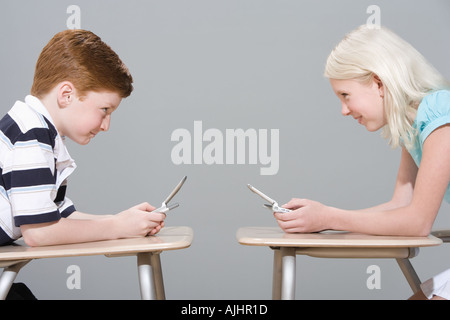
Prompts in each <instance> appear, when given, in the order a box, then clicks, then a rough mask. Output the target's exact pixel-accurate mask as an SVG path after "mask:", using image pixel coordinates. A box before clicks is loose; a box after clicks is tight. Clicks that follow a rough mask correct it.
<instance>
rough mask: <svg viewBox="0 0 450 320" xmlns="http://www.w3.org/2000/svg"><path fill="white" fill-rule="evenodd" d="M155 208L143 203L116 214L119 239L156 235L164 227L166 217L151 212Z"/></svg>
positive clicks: (162, 214)
mask: <svg viewBox="0 0 450 320" xmlns="http://www.w3.org/2000/svg"><path fill="white" fill-rule="evenodd" d="M155 209H156V208H155V207H153V206H152V205H150V204H148V203H146V202H144V203H141V204H139V205H137V206H134V207H132V208H130V209H128V210H125V211H122V212H120V213H118V214H117V215H116V216H115V217H116V219H117V222H118V224H117V228H118V230H119V238H132V237H145V236H147V235H155V234H157V233H158V232H159V231H160V230H161V228H163V227H164V219H165V218H166V215H165V214H164V213H159V212H151V211H153V210H155Z"/></svg>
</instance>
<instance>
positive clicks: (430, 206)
mask: <svg viewBox="0 0 450 320" xmlns="http://www.w3.org/2000/svg"><path fill="white" fill-rule="evenodd" d="M403 154H404V153H403ZM402 162H405V163H406V164H403V166H401V167H404V166H406V165H409V166H412V164H411V163H410V161H409V160H407V159H406V156H402ZM408 172H409V173H408ZM413 176H414V174H413V172H412V171H408V170H406V169H405V168H402V170H399V177H398V179H397V187H396V189H395V193H394V196H393V199H394V200H393V201H395V202H397V201H398V203H399V204H400V203H401V205H400V206H399V207H396V208H392V209H380V210H374V211H372V210H370V211H369V212H364V210H342V209H337V208H333V207H327V206H325V205H323V204H321V203H318V202H315V201H311V200H306V199H294V200H291V201H290V202H289V203H288V204H287V205H285V207H286V208H290V209H296V210H294V211H292V212H289V213H283V214H279V213H275V214H274V215H275V218H276V219H277V220H278V223H279V225H280V227H281V228H282V229H283V230H285V231H286V232H315V231H321V230H326V229H334V230H345V231H351V232H361V233H366V234H376V235H405V236H426V235H428V234H429V233H430V231H431V228H432V225H433V222H434V219H435V218H436V215H437V213H438V211H439V208H440V205H441V202H442V199H443V197H444V194H445V191H446V190H447V186H448V185H449V181H450V125H445V126H442V127H439V128H438V129H436V130H435V131H433V132H432V133H431V134H430V135H429V136H428V138H427V139H426V140H425V142H424V145H423V152H422V160H421V164H420V168H419V169H418V171H417V176H416V179H415V183H412V180H411V179H412V177H413ZM402 181H403V182H402ZM405 181H406V183H405ZM411 187H414V191H413V193H412V198H411V201H408V198H409V197H410V194H411Z"/></svg>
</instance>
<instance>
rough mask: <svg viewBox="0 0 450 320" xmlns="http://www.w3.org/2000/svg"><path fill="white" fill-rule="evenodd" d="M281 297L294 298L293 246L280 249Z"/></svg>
mask: <svg viewBox="0 0 450 320" xmlns="http://www.w3.org/2000/svg"><path fill="white" fill-rule="evenodd" d="M280 250H281V263H282V266H281V267H282V272H281V299H282V300H294V299H295V248H290V247H282V248H281V249H280Z"/></svg>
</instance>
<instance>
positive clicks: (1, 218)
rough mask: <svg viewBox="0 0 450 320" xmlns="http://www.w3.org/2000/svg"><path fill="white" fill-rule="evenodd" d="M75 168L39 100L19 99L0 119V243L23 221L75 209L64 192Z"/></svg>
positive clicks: (16, 234) (12, 236)
mask: <svg viewBox="0 0 450 320" xmlns="http://www.w3.org/2000/svg"><path fill="white" fill-rule="evenodd" d="M75 168H76V165H75V162H74V161H73V160H72V158H71V157H70V155H69V153H68V151H67V149H66V146H65V144H64V140H63V138H62V137H61V136H60V135H59V133H58V131H57V130H56V128H55V126H54V124H53V122H52V119H51V117H50V114H49V113H48V111H47V109H46V108H45V107H44V105H43V104H42V103H41V101H40V100H39V99H37V98H36V97H33V96H27V97H26V98H25V102H21V101H17V102H16V103H15V104H14V106H13V107H12V108H11V110H9V112H8V113H7V114H6V115H5V116H4V117H3V118H2V119H1V120H0V245H3V244H7V243H10V242H12V241H14V240H16V239H18V238H20V237H21V235H22V234H21V231H20V226H21V225H23V224H35V223H45V222H52V221H57V220H59V219H60V218H61V217H67V216H69V215H70V214H71V213H72V212H74V211H75V207H74V205H73V203H72V201H70V199H68V198H67V197H66V196H65V194H66V188H67V177H68V176H69V175H70V174H71V173H72V172H73V171H74V170H75Z"/></svg>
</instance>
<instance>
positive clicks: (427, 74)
mask: <svg viewBox="0 0 450 320" xmlns="http://www.w3.org/2000/svg"><path fill="white" fill-rule="evenodd" d="M325 76H326V77H327V78H329V79H330V84H331V87H332V88H333V91H334V93H335V94H336V95H337V96H338V98H339V99H340V101H341V103H342V114H343V115H344V116H352V117H353V118H354V119H355V120H357V121H358V122H359V123H360V124H362V125H364V126H365V127H366V129H367V130H368V131H377V130H378V129H383V136H384V137H385V138H387V139H388V141H389V144H390V145H391V146H392V147H394V148H395V147H397V146H401V147H402V154H401V160H400V167H399V171H398V175H397V180H396V184H395V190H394V194H393V197H392V199H391V200H390V201H389V202H387V203H383V204H380V205H378V206H376V207H372V208H368V209H364V210H342V209H338V208H333V207H329V206H326V205H324V204H321V203H319V202H315V201H311V200H307V199H292V200H291V201H289V202H288V203H287V204H285V205H284V206H283V207H284V208H288V209H292V210H293V211H292V212H289V213H274V216H275V218H276V219H277V222H278V224H279V226H280V227H281V228H282V229H283V230H284V231H285V232H317V231H321V230H325V229H334V230H346V231H351V232H360V233H367V234H375V235H403V236H427V235H428V234H429V233H430V231H431V228H432V225H433V222H434V219H435V217H436V215H437V213H438V210H439V208H440V205H441V202H442V200H443V198H445V200H446V201H447V202H450V186H449V182H450V91H449V88H450V83H449V82H448V81H447V80H446V79H444V78H443V77H442V75H441V74H439V72H437V71H436V70H435V69H434V68H433V67H432V66H431V65H430V64H429V63H428V62H427V61H426V60H425V58H424V57H423V56H422V55H421V54H420V53H419V52H418V51H417V50H415V49H414V48H413V47H412V46H411V45H410V44H409V43H407V42H406V41H404V40H403V39H401V38H400V37H399V36H397V35H396V34H394V33H393V32H391V31H390V30H388V29H386V28H384V27H382V28H381V29H371V28H369V27H368V26H366V25H363V26H360V27H359V28H357V29H356V30H354V31H352V32H351V33H350V34H348V35H347V36H346V37H345V38H344V39H343V40H342V41H341V42H340V43H339V44H338V45H337V46H336V47H335V48H334V49H333V51H332V52H331V54H330V55H329V57H328V60H327V63H326V67H325ZM436 280H439V282H436ZM448 280H450V270H448V271H446V272H445V273H444V274H441V275H439V276H438V277H436V278H434V279H433V280H431V281H430V282H426V283H424V284H423V285H422V290H423V293H422V292H420V293H419V294H418V296H416V297H415V298H417V297H421V298H425V297H427V298H432V297H435V298H439V297H442V298H446V299H450V281H448ZM447 283H448V284H447ZM446 286H448V287H449V288H448V289H447V290H442V289H443V288H444V289H445V287H446Z"/></svg>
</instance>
